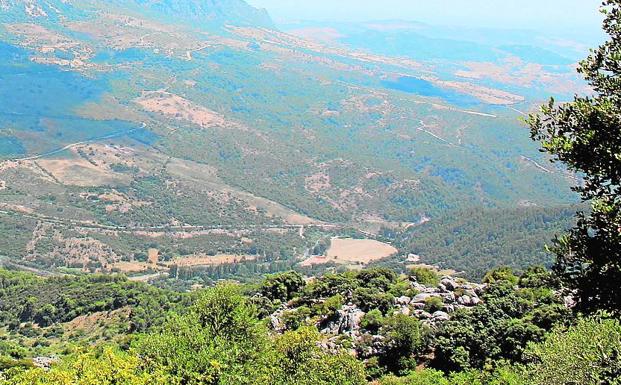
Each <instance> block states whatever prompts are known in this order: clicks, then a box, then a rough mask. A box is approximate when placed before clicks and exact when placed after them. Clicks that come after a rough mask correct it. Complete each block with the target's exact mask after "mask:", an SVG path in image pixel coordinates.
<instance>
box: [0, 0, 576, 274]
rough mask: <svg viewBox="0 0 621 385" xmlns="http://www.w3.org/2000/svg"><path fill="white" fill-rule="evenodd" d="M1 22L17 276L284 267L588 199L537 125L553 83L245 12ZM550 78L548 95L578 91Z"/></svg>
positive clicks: (102, 5) (10, 15)
mask: <svg viewBox="0 0 621 385" xmlns="http://www.w3.org/2000/svg"><path fill="white" fill-rule="evenodd" d="M0 7H2V12H1V13H0V23H1V24H2V25H1V28H0V58H1V59H2V60H1V63H0V81H2V82H3V83H5V84H11V87H5V88H2V89H0V104H1V105H2V106H3V107H2V110H1V111H0V159H3V161H2V162H1V163H0V200H1V202H0V226H1V227H2V228H3V231H4V234H6V238H7V239H10V240H11V241H10V242H7V244H6V245H4V246H3V248H2V250H0V252H1V254H4V255H5V257H7V258H6V260H8V261H10V262H11V263H13V264H14V265H15V264H17V265H21V266H26V267H28V268H34V269H39V270H46V271H54V270H58V269H62V268H64V269H74V270H77V271H91V272H111V271H119V272H125V273H127V274H131V275H141V276H144V277H149V276H153V275H156V276H157V275H158V274H166V273H168V272H169V271H170V269H171V268H172V267H173V266H177V265H184V264H186V262H184V261H186V260H188V259H189V260H192V261H194V262H192V263H191V264H193V265H197V266H201V268H203V269H204V268H213V267H214V266H215V267H216V268H219V266H222V265H227V266H225V268H228V265H230V264H231V261H233V262H235V261H240V260H242V259H243V260H246V261H249V260H253V261H258V262H259V263H260V264H263V266H262V267H261V269H260V270H261V271H277V270H279V269H282V268H289V267H292V266H294V265H295V264H296V263H297V262H301V261H303V260H305V259H306V258H307V257H309V255H308V254H309V252H310V251H311V250H312V249H313V248H314V245H316V244H317V242H324V241H325V240H327V239H330V238H332V237H334V236H345V237H348V236H352V235H353V236H355V237H361V236H363V235H364V236H366V237H371V238H375V237H376V236H377V235H376V234H378V231H379V230H380V229H381V228H390V229H392V230H393V231H403V230H404V229H406V228H409V227H410V226H412V225H413V224H417V223H419V222H420V221H421V220H423V219H424V218H430V219H431V220H432V221H434V220H435V219H436V218H441V217H442V216H445V215H448V216H450V215H451V213H453V212H454V213H461V212H463V211H461V210H466V209H477V208H481V207H482V208H495V209H498V210H501V211H502V210H512V209H516V208H519V207H526V206H538V207H541V208H542V209H544V210H545V209H547V208H550V207H552V208H553V207H556V206H559V205H565V204H567V203H571V202H574V201H575V197H574V196H573V195H572V193H571V192H570V191H569V188H568V187H569V186H570V185H572V184H574V183H575V179H574V177H573V175H570V174H568V173H567V172H566V171H565V170H564V169H562V168H559V167H557V166H555V165H551V164H548V163H547V159H546V158H545V157H543V156H542V154H540V153H539V152H538V151H537V148H536V145H534V144H533V143H531V142H530V141H529V139H528V137H527V135H526V133H525V129H524V127H523V124H522V123H521V122H520V118H521V116H522V115H521V112H520V111H522V110H526V111H528V110H529V109H530V108H531V106H532V103H533V102H535V101H536V100H533V99H532V98H533V96H532V95H531V94H524V95H522V94H520V92H522V91H523V90H524V89H525V88H532V87H534V86H535V84H536V83H537V82H536V81H535V80H533V83H532V84H530V83H529V85H528V87H523V88H511V87H509V86H507V85H506V84H500V83H493V82H492V83H490V82H489V81H488V80H486V79H477V77H476V76H472V77H470V78H468V79H465V78H462V79H461V80H460V79H456V78H453V77H446V76H445V75H446V74H445V72H444V70H443V69H442V68H446V67H445V65H444V64H443V65H441V66H440V65H438V63H436V62H435V61H434V60H435V59H434V60H431V61H429V62H426V61H424V60H420V61H418V60H416V61H415V60H413V59H409V58H404V57H398V58H397V57H391V56H384V55H389V54H390V52H385V53H384V52H380V53H374V52H370V51H360V50H358V49H357V48H355V47H347V46H342V45H332V44H323V43H318V42H316V41H313V40H305V39H302V38H299V37H297V36H294V35H291V34H287V33H284V32H281V31H278V30H276V29H275V27H274V26H273V24H272V22H271V21H270V20H269V17H268V16H267V15H266V13H265V12H264V11H260V10H257V9H254V8H252V7H250V6H248V5H247V4H246V3H244V2H242V1H238V0H228V1H224V0H218V1H209V2H204V1H201V2H197V1H192V0H183V1H139V0H135V1H130V2H127V1H123V2H119V1H113V2H110V1H98V0H89V1H80V2H78V1H61V0H49V1H35V0H20V1H17V0H8V1H7V0H5V1H3V2H2V3H0ZM509 51H510V50H506V51H504V52H505V53H504V55H507V56H506V58H508V59H507V60H509V59H510V58H511V54H510V52H509ZM523 60H526V59H523ZM462 64H463V63H462ZM471 64H472V63H471ZM562 65H566V63H563V64H562ZM566 67H569V66H566ZM557 70H558V69H557ZM557 70H554V71H557ZM498 71H500V72H501V73H504V72H502V71H505V70H504V69H502V68H499V69H498ZM507 71H509V70H507ZM546 71H547V72H546V73H548V74H549V77H548V78H549V79H556V80H555V81H554V82H552V83H550V84H547V85H546V87H547V88H546V90H547V89H549V87H552V88H555V87H556V88H557V89H558V87H560V86H559V84H560V83H559V81H560V80H562V79H566V78H567V76H566V75H565V74H563V75H562V76H561V77H560V78H559V77H557V75H555V73H556V72H554V71H553V70H552V69H546ZM509 73H510V71H509V72H508V73H506V74H505V75H507V76H509ZM559 76H560V75H559ZM563 84H564V85H565V86H566V87H569V89H570V90H572V89H580V87H581V85H580V84H579V83H577V82H568V83H563ZM559 91H560V89H559ZM565 91H567V88H564V90H563V92H565ZM501 211H499V212H501ZM501 215H502V214H501ZM545 236H546V239H548V238H549V237H548V234H546V235H545ZM212 257H216V258H212ZM177 262H178V263H177ZM65 271H66V270H65Z"/></svg>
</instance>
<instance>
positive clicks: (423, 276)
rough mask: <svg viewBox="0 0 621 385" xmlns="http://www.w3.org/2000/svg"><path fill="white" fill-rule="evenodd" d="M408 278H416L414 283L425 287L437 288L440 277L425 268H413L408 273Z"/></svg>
mask: <svg viewBox="0 0 621 385" xmlns="http://www.w3.org/2000/svg"><path fill="white" fill-rule="evenodd" d="M410 276H413V277H415V278H416V282H418V283H420V284H421V285H425V286H430V287H432V286H437V285H438V284H439V283H440V276H439V275H438V273H436V272H435V271H434V270H432V269H430V268H427V267H415V268H413V269H412V270H411V271H410Z"/></svg>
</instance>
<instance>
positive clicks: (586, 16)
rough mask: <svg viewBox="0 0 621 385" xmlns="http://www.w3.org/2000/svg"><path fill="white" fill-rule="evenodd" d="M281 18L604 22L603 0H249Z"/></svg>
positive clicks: (520, 24)
mask: <svg viewBox="0 0 621 385" xmlns="http://www.w3.org/2000/svg"><path fill="white" fill-rule="evenodd" d="M247 1H248V2H249V3H250V4H252V5H254V6H257V7H261V8H266V9H267V10H268V11H269V12H270V14H271V15H272V17H273V18H274V19H275V20H276V21H277V22H279V21H292V20H316V21H317V20H320V21H368V20H379V19H403V20H417V21H422V22H426V23H429V24H437V25H460V26H464V25H465V26H480V27H506V28H533V29H541V28H545V27H550V26H554V27H555V28H585V29H591V28H592V29H597V28H599V27H600V20H601V15H600V14H599V13H598V12H597V9H598V6H599V5H600V4H601V0H247Z"/></svg>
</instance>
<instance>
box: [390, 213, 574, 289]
mask: <svg viewBox="0 0 621 385" xmlns="http://www.w3.org/2000/svg"><path fill="white" fill-rule="evenodd" d="M584 208H585V206H579V205H575V206H565V207H557V208H541V207H528V208H518V209H511V210H502V209H468V210H462V211H459V212H457V213H451V214H447V215H442V216H441V217H438V218H434V219H433V220H432V221H430V222H428V223H425V224H422V225H419V226H415V227H412V228H410V229H408V230H406V231H405V232H403V233H394V232H390V231H389V230H387V231H386V232H385V233H384V235H385V236H387V237H389V238H392V239H394V243H395V244H397V245H398V246H399V249H400V250H401V252H402V253H403V255H402V256H400V257H397V258H393V259H392V260H390V259H389V260H385V261H382V262H379V264H384V265H387V264H389V265H391V266H393V267H396V266H398V265H397V264H399V265H400V266H404V265H403V264H400V263H399V261H402V260H403V259H404V257H405V256H406V255H407V254H410V253H412V254H415V255H417V256H418V257H416V258H417V259H419V261H420V262H422V263H428V264H432V265H437V266H439V267H441V268H446V269H454V270H457V271H463V272H465V273H466V275H467V276H469V277H471V278H476V279H481V278H482V277H483V275H484V274H485V272H487V271H489V270H490V269H492V268H494V267H495V266H499V265H504V266H510V267H512V268H515V269H518V270H519V269H524V268H526V267H528V266H531V265H535V264H545V265H547V266H548V267H549V266H551V264H552V262H553V257H552V256H551V255H550V254H549V253H547V252H546V250H545V246H546V245H549V244H551V243H552V240H553V238H554V237H556V236H558V235H561V234H563V233H564V232H565V231H567V230H568V229H569V228H571V227H572V226H573V224H574V223H575V219H574V217H575V214H576V212H577V211H579V210H581V209H584Z"/></svg>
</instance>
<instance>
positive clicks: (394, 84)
mask: <svg viewBox="0 0 621 385" xmlns="http://www.w3.org/2000/svg"><path fill="white" fill-rule="evenodd" d="M382 85H383V86H384V87H386V88H389V89H391V90H397V91H403V92H407V93H410V94H416V95H420V96H427V97H435V98H440V99H443V100H445V101H447V102H449V103H451V104H455V105H458V106H464V107H465V106H473V105H477V104H481V102H480V101H479V100H478V99H475V98H474V97H472V96H470V95H466V94H462V93H459V92H455V91H451V90H447V89H444V88H440V87H436V86H434V85H433V83H431V82H429V81H427V80H424V79H420V78H415V77H412V76H402V77H400V78H398V79H397V80H384V81H382Z"/></svg>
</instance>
